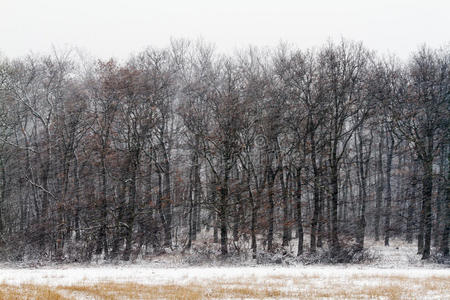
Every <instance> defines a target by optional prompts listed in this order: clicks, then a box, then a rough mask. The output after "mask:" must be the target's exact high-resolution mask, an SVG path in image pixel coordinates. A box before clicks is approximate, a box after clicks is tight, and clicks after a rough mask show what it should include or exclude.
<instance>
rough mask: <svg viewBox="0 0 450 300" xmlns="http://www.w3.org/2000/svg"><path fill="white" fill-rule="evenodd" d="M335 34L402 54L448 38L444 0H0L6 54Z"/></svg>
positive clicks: (271, 41) (120, 52)
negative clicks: (176, 41)
mask: <svg viewBox="0 0 450 300" xmlns="http://www.w3.org/2000/svg"><path fill="white" fill-rule="evenodd" d="M341 36H342V37H345V38H347V39H352V40H357V41H363V42H364V44H365V45H366V46H367V47H368V48H370V49H373V50H377V51H378V52H379V53H387V52H388V50H389V52H392V53H396V54H397V55H399V56H400V57H401V58H406V57H408V54H409V53H410V52H411V51H412V50H415V49H416V48H417V46H419V45H420V44H422V43H427V44H428V45H430V46H432V47H439V46H442V45H444V44H445V43H448V42H449V41H450V0H427V1H417V0H409V1H407V0H370V1H369V0H367V1H366V0H359V1H357V0H334V1H332V0H309V1H303V0H297V1H294V0H278V1H266V0H259V1H257V0H240V1H237V0H227V1H214V0H209V1H207V0H185V1H181V0H179V1H176V0H165V1H164V0H161V1H151V0H147V1H145V0H128V1H124V0H28V1H26V0H0V53H2V54H3V55H6V56H8V57H10V58H14V57H17V56H22V55H25V54H28V53H30V52H31V51H32V52H38V53H41V52H49V51H50V50H51V47H52V45H54V46H55V47H56V48H65V47H67V46H76V47H79V48H81V49H83V50H85V51H87V52H89V53H90V54H92V55H94V56H95V57H99V58H109V57H111V56H113V57H116V58H119V59H123V58H126V57H128V55H129V54H131V53H132V52H137V51H140V50H142V49H144V48H145V47H146V46H157V47H159V46H165V45H167V44H168V43H169V40H170V38H171V37H173V38H189V39H197V38H200V37H201V38H203V39H204V40H206V41H207V42H212V43H214V44H215V45H216V46H217V49H218V50H219V51H222V52H231V51H233V50H234V49H236V48H238V49H239V48H245V47H246V46H248V45H249V44H252V45H256V46H275V45H277V44H279V42H280V41H285V42H289V43H292V44H295V45H296V46H298V47H300V48H302V49H305V48H308V47H312V46H316V47H319V46H321V45H322V44H323V43H324V42H325V41H326V40H327V39H328V38H331V39H335V40H338V39H340V37H341Z"/></svg>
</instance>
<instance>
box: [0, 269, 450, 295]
mask: <svg viewBox="0 0 450 300" xmlns="http://www.w3.org/2000/svg"><path fill="white" fill-rule="evenodd" d="M448 295H450V278H449V277H447V276H430V277H428V278H411V277H407V276H399V275H388V276H379V275H364V274H361V275H353V276H345V275H344V276H339V277H338V276H333V277H324V278H322V277H321V276H320V275H309V276H296V277H292V276H283V275H278V276H262V277H242V278H234V279H229V280H210V281H207V282H205V281H203V282H201V283H200V282H196V281H194V282H190V283H188V284H176V283H168V284H162V285H144V284H137V283H133V282H129V283H118V282H101V283H98V284H77V285H70V286H46V285H33V284H24V285H20V286H14V285H7V284H0V299H4V300H12V299H49V300H59V299H80V298H81V299H82V298H88V299H114V300H115V299H220V298H237V299H240V298H252V299H264V298H292V299H324V298H332V299H425V298H431V297H433V298H434V299H436V298H437V299H449V298H448Z"/></svg>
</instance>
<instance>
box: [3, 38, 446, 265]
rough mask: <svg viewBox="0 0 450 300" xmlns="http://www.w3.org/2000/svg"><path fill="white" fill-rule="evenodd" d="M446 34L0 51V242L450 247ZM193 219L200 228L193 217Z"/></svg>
mask: <svg viewBox="0 0 450 300" xmlns="http://www.w3.org/2000/svg"><path fill="white" fill-rule="evenodd" d="M449 104H450V51H449V49H448V48H444V49H439V50H435V49H430V48H427V47H425V46H423V47H421V48H420V49H419V50H417V51H416V52H415V53H413V55H412V56H411V58H410V59H409V60H408V61H407V62H406V63H403V62H401V61H399V60H398V59H396V58H395V57H388V58H380V57H377V56H376V55H375V54H374V53H373V52H371V51H369V50H368V49H366V48H365V47H364V46H363V45H362V44H361V43H355V42H351V41H345V40H343V41H341V42H339V43H333V42H329V43H327V44H325V45H323V46H322V47H321V48H320V49H318V50H312V49H310V50H305V51H301V50H297V49H294V48H290V47H288V46H285V45H281V46H280V47H278V48H277V49H274V50H267V51H264V50H260V49H256V48H250V49H248V50H247V51H242V52H239V53H237V54H235V55H233V56H223V55H218V54H216V53H215V52H214V51H213V47H210V46H209V45H206V44H204V43H191V42H189V41H173V42H172V43H171V45H170V46H169V47H167V48H164V49H147V50H145V51H143V52H141V53H139V54H137V55H134V56H132V57H131V58H130V59H129V60H128V61H126V62H123V63H118V62H116V61H114V60H110V61H95V62H91V61H87V60H80V59H75V58H74V55H73V53H72V52H70V51H69V52H64V53H56V52H55V53H54V54H52V55H49V56H28V57H25V58H22V59H16V60H8V59H3V60H2V61H1V64H0V105H1V109H0V119H1V120H0V127H1V128H0V134H1V136H0V251H1V253H2V255H3V257H4V258H7V259H15V260H21V259H25V258H44V257H46V258H47V259H54V260H62V259H71V260H80V259H82V260H90V259H91V258H92V256H93V255H100V254H102V255H104V257H105V258H109V259H115V258H121V259H124V260H129V259H133V258H135V257H137V256H138V255H140V254H149V253H160V252H161V251H162V250H164V249H169V248H171V249H183V251H185V250H186V249H189V248H191V247H192V245H193V243H194V242H195V241H196V240H197V235H198V234H199V233H201V232H203V233H204V232H207V236H210V237H211V239H206V240H203V241H202V242H205V243H206V245H207V247H214V244H215V243H217V244H218V245H220V246H218V247H220V248H218V249H220V252H221V254H222V255H227V254H228V253H229V252H230V251H231V252H240V251H244V250H249V251H251V253H253V256H254V257H256V255H257V253H258V252H259V251H268V252H275V251H279V250H280V249H289V248H288V247H289V246H290V245H291V244H292V243H293V242H292V240H293V239H296V244H297V247H296V248H297V254H298V255H301V254H303V252H304V251H306V252H307V253H314V252H315V251H317V248H321V247H325V248H326V249H328V251H329V253H330V254H331V255H332V256H335V257H339V255H341V254H342V252H343V251H346V250H347V249H348V248H349V247H351V248H352V249H356V250H362V249H364V241H365V239H366V238H367V236H370V237H373V238H375V239H376V240H379V239H380V238H383V239H384V243H385V245H389V242H390V239H391V237H394V236H396V237H401V238H404V239H406V240H407V241H408V242H410V243H411V242H413V240H417V244H418V253H420V254H422V256H423V258H424V259H426V258H428V257H429V256H430V254H431V249H432V246H433V242H434V245H435V246H436V249H437V250H438V251H440V252H441V253H442V254H443V255H448V254H449V248H448V244H449V242H448V237H449V231H450V207H449V205H450V198H449V195H450V185H449V172H450V168H449V155H450V151H449V150H450V149H449V143H448V139H449ZM209 232H210V233H209Z"/></svg>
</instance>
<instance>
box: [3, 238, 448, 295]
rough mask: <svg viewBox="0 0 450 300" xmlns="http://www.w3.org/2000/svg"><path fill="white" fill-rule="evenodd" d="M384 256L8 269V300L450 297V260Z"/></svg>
mask: <svg viewBox="0 0 450 300" xmlns="http://www.w3.org/2000/svg"><path fill="white" fill-rule="evenodd" d="M368 248H369V250H371V251H373V253H375V254H376V260H374V261H372V262H370V263H365V264H347V265H343V264H340V265H323V264H315V265H302V264H296V265H289V266H286V265H256V264H255V265H246V266H231V265H226V266H207V265H201V266H185V265H177V264H176V263H174V259H173V258H172V261H171V263H167V264H166V265H164V260H165V259H164V257H162V258H161V257H160V258H159V259H158V260H155V261H153V262H138V263H133V264H131V263H130V264H116V265H112V264H97V265H93V264H90V265H74V264H63V265H53V266H49V265H47V266H44V267H34V268H32V267H30V266H27V267H20V266H17V267H13V266H11V265H3V266H2V267H0V299H5V300H9V299H223V298H228V299H233V298H238V299H241V298H245V299H262V298H264V299H266V298H269V299H274V298H276V299H450V296H449V295H450V267H449V265H443V264H435V263H433V262H424V261H421V260H420V256H419V255H417V254H416V249H415V247H414V246H413V245H407V244H404V243H401V242H395V241H394V242H393V243H392V244H391V246H390V247H384V246H383V245H382V244H380V243H378V242H372V244H368Z"/></svg>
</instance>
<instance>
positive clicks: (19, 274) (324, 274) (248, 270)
mask: <svg viewBox="0 0 450 300" xmlns="http://www.w3.org/2000/svg"><path fill="white" fill-rule="evenodd" d="M265 276H270V277H278V276H283V277H284V276H286V277H321V278H322V279H323V280H326V279H329V278H334V279H336V278H342V280H346V279H348V278H351V277H354V276H363V277H371V276H376V277H378V276H405V277H408V278H429V277H432V276H441V277H442V276H446V277H448V279H449V280H450V269H424V268H407V269H403V268H401V269H382V268H371V267H357V266H348V267H342V266H306V267H305V266H290V267H269V266H261V267H187V268H186V267H184V268H153V267H142V266H139V265H130V266H126V267H124V266H121V267H120V266H117V267H114V266H101V267H71V266H64V267H59V268H39V269H2V270H1V273H0V282H2V283H6V284H23V283H33V284H45V285H71V284H80V283H89V284H92V283H96V282H105V281H114V282H135V283H139V284H167V283H174V282H176V283H177V284H189V283H192V282H202V281H204V280H231V279H236V278H239V279H252V280H258V278H262V279H264V277H265Z"/></svg>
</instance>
